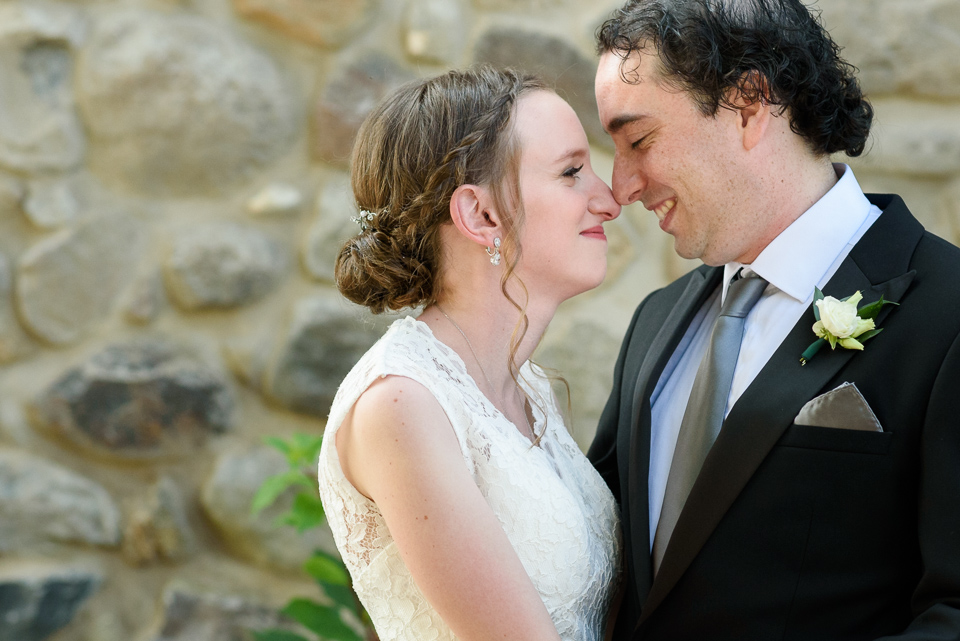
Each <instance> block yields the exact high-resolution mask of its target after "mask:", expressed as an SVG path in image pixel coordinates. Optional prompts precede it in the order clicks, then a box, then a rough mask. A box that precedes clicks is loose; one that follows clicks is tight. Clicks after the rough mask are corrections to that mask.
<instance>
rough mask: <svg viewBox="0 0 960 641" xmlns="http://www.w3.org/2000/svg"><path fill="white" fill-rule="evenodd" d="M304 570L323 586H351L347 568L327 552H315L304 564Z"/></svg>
mask: <svg viewBox="0 0 960 641" xmlns="http://www.w3.org/2000/svg"><path fill="white" fill-rule="evenodd" d="M303 569H304V570H305V571H306V573H307V574H309V575H310V576H311V577H313V578H314V579H315V580H316V581H318V582H320V583H321V584H323V585H350V575H349V574H348V573H347V568H346V567H345V566H344V565H343V563H342V562H341V561H340V560H339V559H337V558H335V557H333V556H331V555H330V554H327V553H326V552H321V551H317V552H314V554H313V556H312V557H310V558H309V559H307V562H306V563H304V564H303Z"/></svg>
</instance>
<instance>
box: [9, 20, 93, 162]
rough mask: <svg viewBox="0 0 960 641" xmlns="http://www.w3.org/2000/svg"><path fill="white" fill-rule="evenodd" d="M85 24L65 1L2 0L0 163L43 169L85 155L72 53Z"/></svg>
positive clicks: (79, 158)
mask: <svg viewBox="0 0 960 641" xmlns="http://www.w3.org/2000/svg"><path fill="white" fill-rule="evenodd" d="M83 25H84V21H83V19H82V16H81V15H80V14H79V13H78V12H76V11H75V10H72V9H70V8H66V7H64V6H62V5H54V4H43V3H36V4H32V5H31V4H28V3H6V4H2V5H0V165H4V166H6V167H9V168H10V169H13V170H16V171H22V172H42V171H49V170H64V169H69V168H72V167H75V166H77V165H78V164H79V163H80V161H81V159H82V158H83V154H84V150H85V140H84V135H83V128H82V126H81V124H80V121H79V119H78V118H77V114H76V111H75V108H74V99H73V93H72V90H71V83H72V79H71V76H72V73H73V71H72V67H73V63H72V61H71V57H70V47H71V46H72V45H76V44H77V43H78V42H79V41H80V39H81V37H82V32H83Z"/></svg>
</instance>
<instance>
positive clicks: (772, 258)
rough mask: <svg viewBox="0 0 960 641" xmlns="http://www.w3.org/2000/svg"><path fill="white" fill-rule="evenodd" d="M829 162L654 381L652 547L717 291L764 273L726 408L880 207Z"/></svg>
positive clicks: (729, 267) (728, 272) (729, 270)
mask: <svg viewBox="0 0 960 641" xmlns="http://www.w3.org/2000/svg"><path fill="white" fill-rule="evenodd" d="M834 169H835V170H836V172H837V176H838V177H839V180H838V181H837V183H836V184H835V185H834V186H833V188H832V189H830V191H828V192H827V193H826V194H825V195H824V196H823V198H821V199H820V200H818V201H817V202H816V203H814V205H813V206H812V207H810V209H808V210H807V211H805V212H804V213H803V214H802V215H801V216H800V217H799V218H798V219H797V220H795V221H794V222H793V224H791V225H790V226H789V227H787V228H786V229H785V230H783V231H782V232H781V233H780V235H779V236H777V237H776V238H774V239H773V241H771V242H770V244H769V245H767V246H766V248H764V250H763V251H762V252H760V255H759V256H757V258H756V260H754V261H753V263H752V264H751V265H741V264H740V263H735V262H734V263H728V264H726V265H725V266H724V273H723V281H722V285H721V286H720V287H719V288H717V291H716V292H715V293H714V294H713V295H712V296H711V297H710V298H709V299H708V300H707V301H706V303H704V305H703V307H702V308H701V309H700V310H699V311H698V312H697V314H696V316H695V317H694V319H693V322H692V323H691V324H690V327H689V328H688V329H687V331H686V333H685V334H684V336H683V339H681V341H680V344H679V345H678V346H677V349H676V351H675V352H674V353H673V355H672V356H671V357H670V360H669V361H668V362H667V365H666V367H665V368H664V370H663V373H662V374H661V376H660V380H659V381H658V382H657V386H656V388H655V389H654V391H653V395H652V396H651V398H650V403H651V421H652V422H651V439H650V476H649V499H650V546H651V549H652V546H653V538H654V534H655V533H656V530H657V523H658V521H659V520H660V511H661V509H662V508H663V496H664V491H665V490H666V486H667V476H668V474H669V472H670V464H671V462H672V461H673V451H674V449H675V448H676V445H677V436H678V435H679V433H680V422H681V421H682V420H683V413H684V411H685V410H686V407H687V399H688V398H689V397H690V391H691V390H692V389H693V381H694V378H695V376H696V374H697V369H698V368H699V366H700V361H701V360H702V359H703V355H704V353H705V352H706V349H707V344H708V342H709V340H710V333H711V331H712V330H713V325H714V321H716V318H717V316H718V315H719V314H720V305H721V297H722V296H726V293H727V288H728V286H729V284H730V280H731V279H732V278H733V276H734V274H736V272H737V270H738V269H740V268H741V267H743V268H744V273H745V274H749V273H750V272H754V273H756V274H757V275H759V276H761V277H763V278H765V279H766V280H767V282H768V283H769V285H767V288H766V289H765V290H764V292H763V295H762V296H761V297H760V300H759V301H758V302H757V304H756V305H755V306H754V308H753V309H752V310H751V311H750V314H749V315H748V316H747V319H746V323H745V326H744V333H743V342H742V343H741V345H740V355H739V357H738V358H737V367H736V370H735V371H734V374H733V384H732V386H731V389H730V397H729V398H728V399H727V408H726V410H725V412H724V416H726V414H727V413H729V411H730V408H732V407H733V405H734V404H735V403H736V402H737V399H739V398H740V395H741V394H743V392H744V391H745V390H746V389H747V387H749V386H750V383H752V382H753V379H754V378H756V376H757V374H758V373H759V372H760V370H761V369H763V366H764V365H766V363H767V361H768V360H770V357H771V356H773V353H774V352H775V351H776V350H777V348H778V347H779V346H780V343H782V342H783V340H784V339H785V338H786V337H787V334H789V333H790V330H791V329H793V327H794V325H796V324H797V321H798V320H800V317H801V316H802V315H803V314H804V313H805V312H807V311H809V310H810V307H811V305H812V304H813V291H814V287H820V288H821V289H822V288H823V287H824V285H826V283H827V281H829V280H830V278H831V277H832V276H833V275H834V274H835V273H836V271H837V269H838V268H839V267H840V263H841V262H843V260H844V259H845V258H846V257H847V255H848V254H849V253H850V250H851V249H853V246H854V245H855V244H856V243H857V241H859V240H860V238H862V237H863V235H864V234H865V233H866V232H867V230H868V229H869V228H870V226H871V225H872V224H873V223H874V222H875V221H876V220H877V218H878V217H879V216H880V214H881V211H880V209H879V208H877V207H876V206H874V205H872V204H871V203H870V201H869V200H867V198H866V196H864V195H863V191H862V190H861V189H860V185H859V183H857V179H856V178H855V177H854V175H853V170H852V169H850V167H848V166H847V165H843V164H834ZM847 293H849V294H852V293H853V292H847ZM812 325H813V323H812V321H811V327H812ZM811 336H812V334H811ZM811 340H812V339H811ZM798 357H799V355H798Z"/></svg>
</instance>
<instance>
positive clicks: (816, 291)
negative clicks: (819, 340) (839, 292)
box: [811, 287, 823, 347]
mask: <svg viewBox="0 0 960 641" xmlns="http://www.w3.org/2000/svg"><path fill="white" fill-rule="evenodd" d="M818 300H823V292H821V291H820V288H819V287H814V288H813V315H814V316H815V317H816V319H817V320H820V308H819V307H817V301H818ZM811 347H812V346H811Z"/></svg>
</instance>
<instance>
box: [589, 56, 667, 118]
mask: <svg viewBox="0 0 960 641" xmlns="http://www.w3.org/2000/svg"><path fill="white" fill-rule="evenodd" d="M661 92H665V89H664V87H662V86H661V83H660V76H659V59H658V58H657V56H656V53H655V52H652V51H651V52H646V53H639V52H636V51H634V52H631V53H630V55H629V56H627V57H623V56H621V55H619V54H617V53H606V54H604V55H603V56H602V57H601V59H600V64H599V65H598V68H597V78H596V96H597V104H598V107H599V110H600V117H601V122H602V124H603V127H604V129H605V130H606V131H607V133H610V134H613V133H616V132H617V131H618V130H619V129H622V128H623V127H624V126H625V125H627V124H632V123H636V122H638V121H641V120H643V119H645V118H648V117H649V116H650V114H649V113H648V111H649V109H651V108H654V107H655V104H656V103H659V102H660V101H661V100H662V96H661V95H660V94H661ZM673 93H677V92H676V91H674V92H673Z"/></svg>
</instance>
